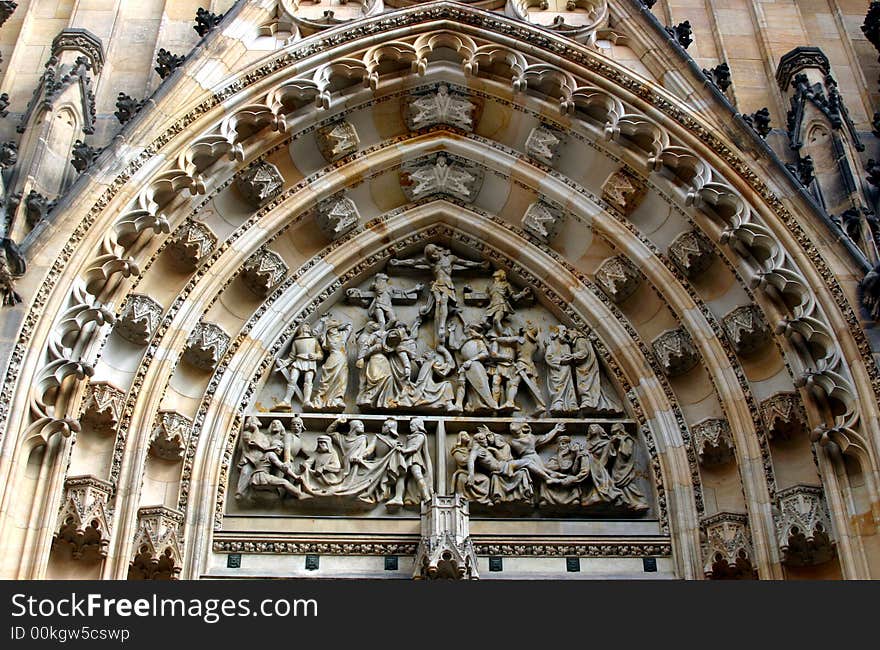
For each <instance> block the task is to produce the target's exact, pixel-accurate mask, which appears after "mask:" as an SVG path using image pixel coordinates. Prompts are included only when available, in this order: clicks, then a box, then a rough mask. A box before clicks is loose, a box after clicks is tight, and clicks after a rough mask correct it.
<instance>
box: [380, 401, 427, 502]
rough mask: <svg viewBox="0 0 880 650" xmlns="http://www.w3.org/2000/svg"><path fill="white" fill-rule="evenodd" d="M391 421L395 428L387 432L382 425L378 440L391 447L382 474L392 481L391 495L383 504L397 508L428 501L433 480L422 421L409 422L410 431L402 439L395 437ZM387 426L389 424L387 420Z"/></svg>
mask: <svg viewBox="0 0 880 650" xmlns="http://www.w3.org/2000/svg"><path fill="white" fill-rule="evenodd" d="M390 422H391V423H394V426H393V427H388V428H387V429H386V428H385V427H384V426H383V434H379V437H380V439H382V441H383V442H385V444H387V445H388V446H389V447H390V448H391V452H390V453H389V461H388V464H387V466H386V470H385V471H386V472H387V473H388V474H389V475H390V476H391V477H393V479H394V483H393V489H394V493H393V496H392V498H391V499H390V500H389V501H388V502H387V503H386V505H387V506H391V507H395V506H397V507H399V506H403V505H404V504H416V503H420V502H421V501H428V500H430V499H431V494H432V491H431V485H432V484H433V482H434V479H433V467H432V465H431V457H430V454H429V453H428V436H427V434H426V432H425V423H424V420H422V419H421V418H413V419H412V420H410V422H409V429H410V432H409V435H408V436H407V437H406V439H405V440H400V438H399V436H398V435H397V426H396V421H395V420H393V419H392V420H390ZM388 424H389V421H386V425H388Z"/></svg>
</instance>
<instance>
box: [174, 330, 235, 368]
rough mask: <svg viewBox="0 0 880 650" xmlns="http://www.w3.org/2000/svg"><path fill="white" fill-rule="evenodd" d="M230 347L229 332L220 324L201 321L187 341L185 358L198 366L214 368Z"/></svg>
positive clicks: (184, 352)
mask: <svg viewBox="0 0 880 650" xmlns="http://www.w3.org/2000/svg"><path fill="white" fill-rule="evenodd" d="M228 347H229V334H227V333H226V332H224V331H223V330H222V329H221V328H220V326H219V325H215V324H214V323H205V322H200V323H199V324H198V325H196V328H195V329H194V330H193V332H192V334H190V335H189V338H188V339H187V341H186V348H185V349H184V351H183V358H184V359H186V360H187V361H188V362H189V363H190V364H192V365H193V366H195V367H196V368H200V369H202V370H213V369H214V368H216V367H217V364H218V363H219V362H220V359H221V358H222V357H223V355H224V354H225V353H226V349H227V348H228Z"/></svg>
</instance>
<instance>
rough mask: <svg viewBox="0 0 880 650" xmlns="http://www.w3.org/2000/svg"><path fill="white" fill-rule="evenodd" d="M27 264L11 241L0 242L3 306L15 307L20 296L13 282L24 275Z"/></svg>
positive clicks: (0, 289)
mask: <svg viewBox="0 0 880 650" xmlns="http://www.w3.org/2000/svg"><path fill="white" fill-rule="evenodd" d="M26 270H27V264H26V263H25V261H24V256H23V255H22V254H21V251H20V250H19V248H18V246H17V245H16V244H15V242H13V241H12V240H11V239H8V238H6V237H4V238H3V239H2V240H0V293H2V294H3V304H4V305H7V306H9V305H17V304H18V303H20V302H21V296H20V295H18V292H17V291H16V290H15V281H16V280H17V279H18V278H20V277H21V276H23V275H24V274H25V271H26Z"/></svg>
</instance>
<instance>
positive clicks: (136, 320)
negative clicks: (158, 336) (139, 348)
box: [116, 293, 162, 345]
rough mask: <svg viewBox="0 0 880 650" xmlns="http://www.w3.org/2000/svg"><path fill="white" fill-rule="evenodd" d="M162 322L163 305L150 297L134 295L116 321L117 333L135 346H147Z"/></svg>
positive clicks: (127, 301)
mask: <svg viewBox="0 0 880 650" xmlns="http://www.w3.org/2000/svg"><path fill="white" fill-rule="evenodd" d="M161 321H162V305H160V304H159V303H158V302H156V301H155V300H153V299H152V298H150V297H149V296H145V295H143V294H139V293H133V294H131V295H130V296H129V297H128V300H126V302H125V307H124V308H123V309H122V314H121V315H120V317H119V320H118V321H116V332H117V333H118V334H119V336H121V337H122V338H124V339H125V340H126V341H129V342H131V343H134V344H135V345H146V344H147V343H149V341H150V339H151V338H153V334H155V333H156V328H158V327H159V323H160V322H161Z"/></svg>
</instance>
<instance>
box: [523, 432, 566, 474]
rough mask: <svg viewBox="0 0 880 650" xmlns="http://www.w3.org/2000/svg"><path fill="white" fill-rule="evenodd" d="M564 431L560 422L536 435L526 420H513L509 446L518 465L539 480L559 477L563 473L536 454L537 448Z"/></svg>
mask: <svg viewBox="0 0 880 650" xmlns="http://www.w3.org/2000/svg"><path fill="white" fill-rule="evenodd" d="M563 431H565V425H564V424H562V423H559V424H557V425H556V426H554V427H553V428H552V429H551V430H550V431H549V432H548V433H545V434H543V435H540V436H539V435H536V434H534V433H532V427H531V425H529V424H528V423H527V422H522V421H514V422H511V423H510V433H511V435H512V438H511V440H510V447H511V449H512V450H513V453H514V454H515V456H516V459H517V460H518V461H519V463H518V467H525V468H526V469H527V470H528V471H529V473H530V474H532V477H533V478H536V479H541V480H545V481H546V480H550V479H561V478H564V475H563V474H561V473H559V472H557V471H556V470H554V469H551V468H550V467H547V465H545V463H544V459H543V458H541V457H540V456H539V455H538V449H539V448H541V447H543V446H544V445H547V444H549V443H551V442H552V441H553V439H554V438H555V437H556V436H557V435H558V434H560V433H562V432H563Z"/></svg>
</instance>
